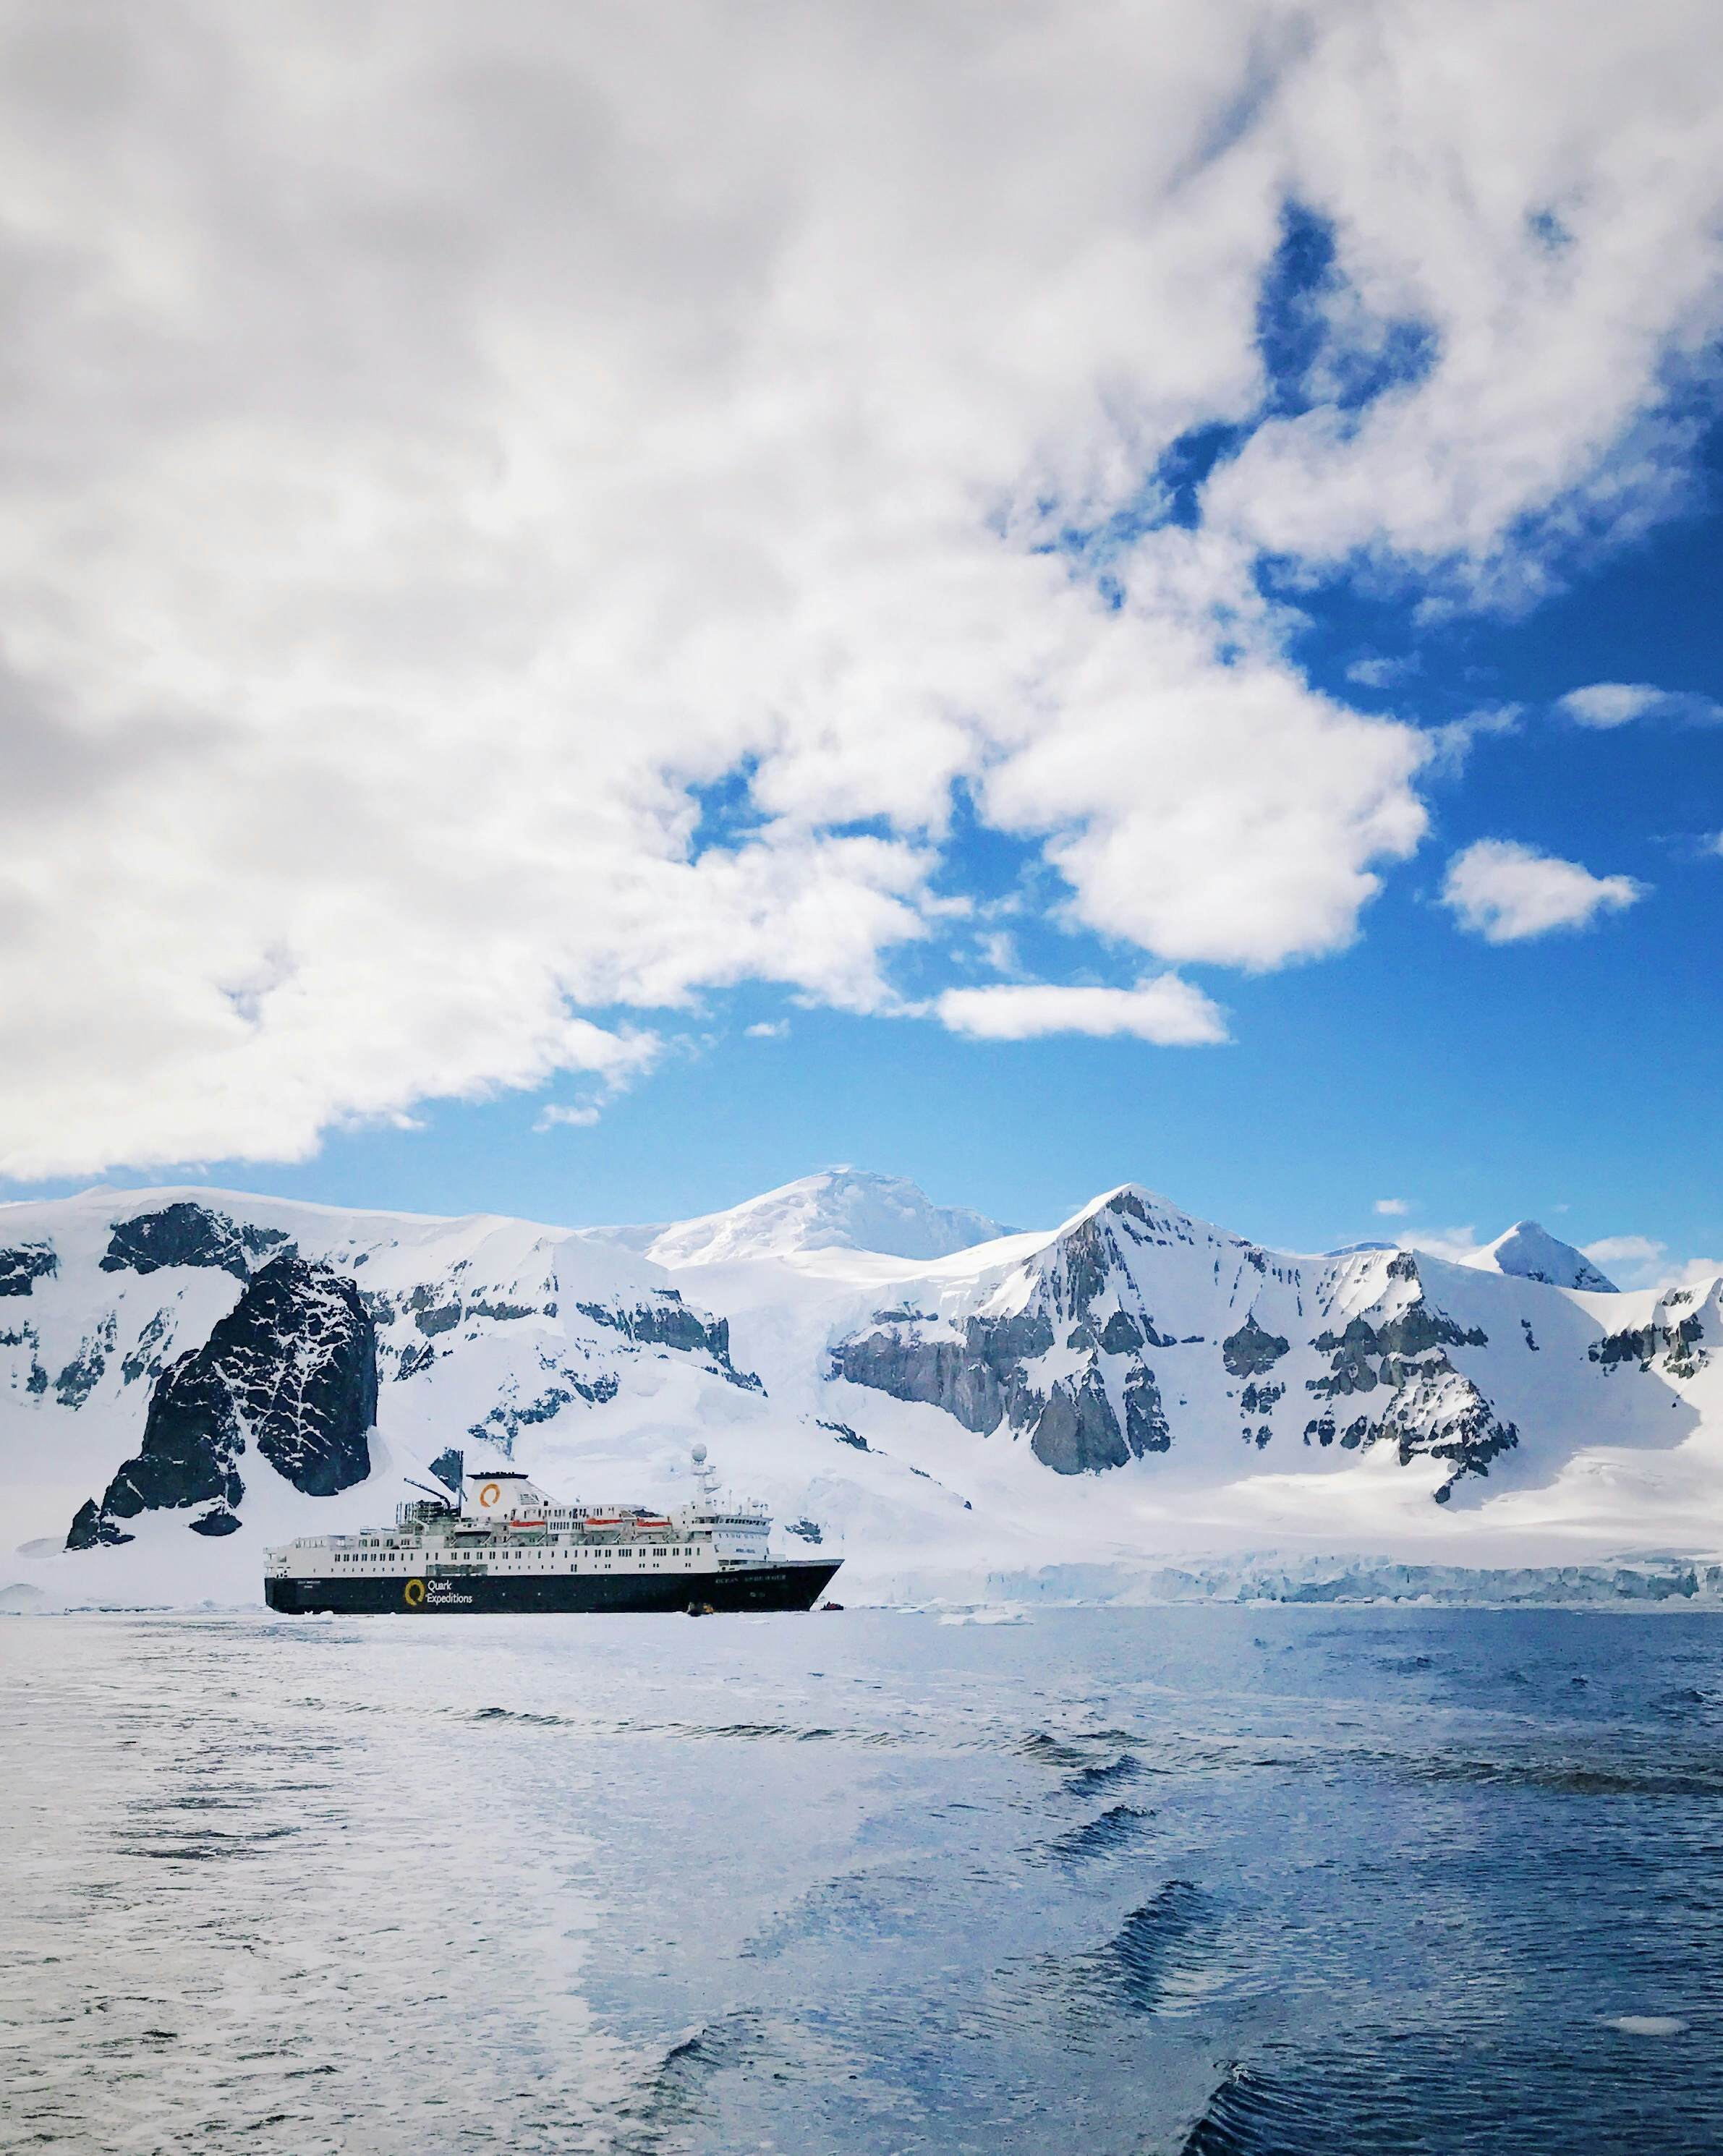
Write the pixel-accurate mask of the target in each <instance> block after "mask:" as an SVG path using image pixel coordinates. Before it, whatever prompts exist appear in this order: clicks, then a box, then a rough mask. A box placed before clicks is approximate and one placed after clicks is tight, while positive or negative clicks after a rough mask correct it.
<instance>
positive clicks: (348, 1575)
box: [265, 1445, 839, 1611]
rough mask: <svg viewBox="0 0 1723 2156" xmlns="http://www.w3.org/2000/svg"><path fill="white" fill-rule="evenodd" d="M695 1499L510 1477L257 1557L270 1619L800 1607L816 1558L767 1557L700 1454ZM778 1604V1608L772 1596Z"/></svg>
mask: <svg viewBox="0 0 1723 2156" xmlns="http://www.w3.org/2000/svg"><path fill="white" fill-rule="evenodd" d="M693 1457H694V1471H695V1481H696V1485H697V1493H698V1494H697V1496H695V1497H694V1498H692V1500H691V1501H689V1502H687V1504H683V1505H679V1506H676V1507H673V1508H671V1510H670V1511H668V1512H653V1511H652V1510H651V1509H650V1508H649V1507H644V1506H640V1505H577V1504H559V1503H558V1501H556V1500H555V1499H554V1498H553V1497H552V1496H549V1494H548V1492H547V1491H544V1490H543V1489H541V1488H540V1487H539V1486H538V1485H537V1483H536V1482H534V1481H532V1480H531V1478H530V1477H529V1476H526V1475H524V1474H522V1473H519V1472H517V1471H513V1470H492V1469H481V1470H477V1471H474V1472H472V1473H470V1474H468V1473H463V1474H462V1476H460V1487H459V1492H458V1498H457V1496H455V1494H454V1493H453V1492H451V1496H450V1498H448V1499H444V1498H441V1497H437V1496H426V1497H424V1498H422V1499H416V1500H414V1501H412V1502H410V1503H408V1504H404V1505H402V1506H400V1507H399V1508H398V1509H397V1512H396V1515H395V1522H394V1525H393V1527H387V1528H384V1527H362V1528H361V1529H360V1530H359V1531H358V1532H357V1533H356V1534H348V1535H306V1536H301V1537H300V1539H299V1540H298V1541H296V1542H293V1543H287V1544H286V1545H285V1546H284V1547H282V1548H278V1549H272V1550H270V1552H269V1553H268V1557H267V1570H266V1573H265V1599H266V1600H267V1601H268V1603H269V1604H270V1607H271V1608H272V1609H281V1610H310V1609H345V1610H348V1611H358V1610H382V1609H408V1610H414V1609H473V1610H483V1609H491V1610H495V1609H521V1610H533V1609H540V1610H544V1609H738V1608H741V1609H808V1608H810V1607H811V1605H812V1604H813V1602H814V1600H815V1598H816V1597H817V1596H818V1595H819V1594H820V1590H821V1589H823V1588H824V1587H825V1585H826V1584H827V1583H828V1582H829V1581H830V1580H831V1577H832V1575H833V1574H834V1573H836V1570H837V1567H838V1562H839V1561H838V1560H836V1559H833V1558H803V1557H797V1558H775V1559H774V1557H773V1555H772V1553H771V1548H770V1536H771V1525H772V1522H771V1518H770V1515H769V1513H768V1512H767V1510H766V1507H764V1505H762V1504H758V1503H753V1502H738V1501H734V1500H732V1499H729V1498H727V1497H724V1496H721V1495H720V1493H719V1491H718V1488H717V1476H716V1474H715V1472H714V1471H712V1468H711V1466H709V1464H708V1462H707V1456H706V1448H705V1446H704V1445H696V1446H695V1447H694V1455H693ZM786 1598H787V1599H786Z"/></svg>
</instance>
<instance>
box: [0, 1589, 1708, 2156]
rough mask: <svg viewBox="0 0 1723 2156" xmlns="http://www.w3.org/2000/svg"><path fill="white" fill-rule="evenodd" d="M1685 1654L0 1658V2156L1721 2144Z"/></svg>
mask: <svg viewBox="0 0 1723 2156" xmlns="http://www.w3.org/2000/svg"><path fill="white" fill-rule="evenodd" d="M1720 1739H1723V1630H1719V1627H1718V1620H1715V1619H1714V1618H1707V1617H1705V1616H1682V1615H1672V1614H1657V1615H1651V1616H1648V1615H1637V1614H1636V1615H1625V1614H1624V1615H1612V1614H1594V1613H1590V1612H1587V1613H1583V1614H1582V1613H1573V1614H1568V1613H1564V1612H1560V1611H1538V1612H1501V1613H1497V1612H1490V1611H1465V1612H1442V1613H1437V1612H1419V1611H1400V1610H1365V1609H1360V1610H1356V1611H1350V1612H1348V1611H1336V1610H1333V1609H1324V1610H1319V1611H1317V1610H1299V1609H1246V1610H1241V1609H1176V1610H1132V1611H1070V1612H1063V1613H1057V1612H1056V1613H1052V1614H1042V1615H1041V1616H1040V1617H1038V1618H1037V1620H1036V1622H1035V1623H1033V1624H1031V1625H1015V1626H1006V1625H1000V1626H987V1625H942V1624H939V1623H938V1622H937V1621H935V1620H934V1619H932V1618H930V1617H926V1616H910V1615H895V1614H884V1613H855V1612H851V1613H848V1614H845V1615H843V1616H841V1617H840V1616H815V1617H808V1618H771V1619H750V1620H707V1621H706V1622H703V1623H689V1622H688V1621H687V1620H681V1619H663V1620H602V1619H565V1620H508V1619H495V1620H493V1619H482V1620H448V1621H447V1622H446V1623H443V1624H437V1625H432V1624H428V1623H426V1622H424V1621H423V1620H407V1619H385V1620H368V1621H353V1622H342V1623H337V1622H332V1621H329V1620H323V1621H316V1620H301V1621H298V1622H285V1621H284V1622H275V1621H271V1620H266V1619H265V1618H262V1617H258V1618H256V1619H247V1620H229V1619H219V1618H203V1619H184V1620H181V1619H168V1618H155V1619H139V1620H124V1619H96V1618H74V1619H38V1620H10V1621H5V1622H0V1742H3V1745H4V1752H5V1760H6V1765H7V1774H6V1777H5V1781H4V1784H3V1792H0V1833H3V1843H0V1846H3V1849H4V1852H5V1858H6V1863H7V1869H8V1878H7V1886H6V1893H5V1898H4V1904H3V1906H4V1908H5V1912H6V1922H5V1924H4V1927H3V1929H4V1932H5V1933H6V1936H7V1938H8V1950H7V1953H6V1955H5V1958H4V1959H3V1960H0V2039H3V2041H4V2046H5V2052H4V2056H3V2057H0V2128H3V2133H0V2138H4V2139H5V2142H6V2145H7V2146H8V2148H10V2147H18V2148H37V2147H39V2148H64V2149H68V2150H75V2151H78V2152H80V2156H84V2152H107V2151H116V2152H119V2151H124V2152H127V2156H130V2152H135V2151H136V2152H144V2151H155V2150H164V2151H166V2150H172V2151H175V2152H178V2151H182V2150H208V2151H224V2150H229V2149H233V2150H240V2149H244V2150H247V2151H259V2152H270V2151H277V2150H279V2151H281V2152H283V2156H286V2153H287V2152H291V2156H309V2152H312V2151H317V2150H324V2149H327V2150H343V2151H346V2150H366V2151H378V2152H394V2151H397V2150H399V2151H403V2152H404V2151H408V2150H413V2151H434V2152H442V2151H455V2150H466V2149H472V2150H502V2149H507V2150H511V2151H514V2150H526V2151H538V2150H546V2151H549V2150H568V2149H584V2148H591V2149H622V2150H635V2151H642V2152H645V2151H684V2150H686V2151H690V2152H698V2151H714V2152H715V2151H743V2150H747V2151H757V2152H758V2151H769V2150H781V2151H784V2152H789V2153H790V2156H803V2152H819V2151H831V2152H834V2156H848V2152H867V2156H876V2152H877V2156H888V2152H895V2151H906V2152H907V2151H923V2150H926V2151H934V2150H939V2151H944V2150H956V2151H976V2152H985V2156H1001V2152H1006V2151H1017V2150H1022V2151H1035V2152H1037V2153H1038V2156H1039V2153H1040V2152H1065V2151H1070V2152H1072V2153H1073V2156H1076V2152H1083V2156H1112V2152H1115V2151H1118V2152H1125V2151H1131V2152H1138V2151H1166V2152H1169V2153H1170V2156H1178V2152H1181V2151H1185V2152H1190V2156H1378V2153H1379V2152H1380V2156H1417V2152H1424V2151H1429V2152H1440V2153H1441V2156H1449V2153H1450V2152H1452V2156H1498V2153H1499V2156H1532V2152H1536V2156H1551V2152H1561V2156H1615V2153H1616V2152H1628V2151H1633V2152H1635V2156H1690V2152H1691V2156H1697V2153H1698V2152H1701V2151H1703V2152H1716V2151H1719V2150H1723V1860H1720V1842H1723V1834H1720V1827H1723V1749H1720Z"/></svg>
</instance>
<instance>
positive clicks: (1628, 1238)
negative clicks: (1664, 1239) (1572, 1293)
mask: <svg viewBox="0 0 1723 2156" xmlns="http://www.w3.org/2000/svg"><path fill="white" fill-rule="evenodd" d="M1583 1247H1584V1252H1585V1255H1586V1256H1587V1257H1588V1258H1589V1259H1590V1260H1592V1264H1593V1265H1597V1266H1599V1267H1600V1268H1601V1269H1602V1270H1603V1271H1604V1272H1606V1273H1607V1274H1608V1276H1609V1277H1610V1278H1611V1279H1612V1281H1614V1282H1615V1284H1616V1286H1618V1287H1655V1286H1658V1285H1659V1282H1660V1281H1664V1280H1665V1279H1667V1277H1668V1276H1669V1246H1668V1245H1667V1244H1664V1243H1658V1242H1654V1241H1653V1240H1652V1239H1651V1237H1650V1236H1649V1235H1605V1236H1602V1238H1601V1239H1600V1240H1598V1241H1597V1242H1595V1243H1587V1244H1586V1245H1584V1246H1583Z"/></svg>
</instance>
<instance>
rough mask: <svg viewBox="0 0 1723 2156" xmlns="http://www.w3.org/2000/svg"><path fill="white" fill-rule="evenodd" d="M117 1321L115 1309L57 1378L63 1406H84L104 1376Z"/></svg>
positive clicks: (59, 1396)
mask: <svg viewBox="0 0 1723 2156" xmlns="http://www.w3.org/2000/svg"><path fill="white" fill-rule="evenodd" d="M117 1327H118V1320H117V1319H116V1317H115V1315H114V1313H113V1312H112V1311H110V1312H108V1314H107V1316H106V1317H105V1318H104V1319H103V1320H102V1322H101V1323H100V1325H98V1326H97V1327H96V1328H95V1332H92V1333H90V1334H88V1335H87V1336H86V1337H85V1339H84V1341H83V1342H82V1343H81V1345H80V1347H79V1349H78V1353H76V1354H75V1356H74V1357H73V1358H72V1359H71V1361H70V1362H69V1363H67V1365H66V1367H65V1368H64V1369H63V1370H62V1371H61V1372H60V1373H59V1376H58V1377H57V1378H55V1379H54V1393H55V1395H56V1396H57V1398H58V1399H59V1404H60V1405H61V1406H62V1407H63V1408H81V1407H82V1406H83V1404H84V1403H85V1400H87V1399H89V1398H90V1394H92V1393H93V1392H94V1391H95V1389H96V1387H97V1386H98V1385H99V1384H100V1383H101V1381H102V1378H103V1377H104V1376H105V1373H106V1371H107V1367H108V1358H109V1356H110V1355H111V1354H112V1353H113V1352H114V1340H115V1335H116V1330H117Z"/></svg>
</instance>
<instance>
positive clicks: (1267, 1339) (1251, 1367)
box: [1221, 1317, 1286, 1378]
mask: <svg viewBox="0 0 1723 2156" xmlns="http://www.w3.org/2000/svg"><path fill="white" fill-rule="evenodd" d="M1285 1353H1286V1342H1285V1341H1284V1340H1283V1339H1282V1338H1281V1337H1280V1335H1279V1334H1278V1332H1264V1331H1263V1328H1262V1327H1261V1326H1260V1325H1258V1322H1257V1321H1256V1319H1255V1318H1254V1317H1247V1318H1246V1319H1245V1321H1244V1322H1243V1324H1242V1325H1241V1326H1240V1327H1239V1328H1238V1330H1237V1332H1233V1333H1230V1334H1228V1336H1227V1338H1226V1339H1224V1340H1223V1341H1222V1342H1221V1360H1222V1362H1223V1363H1225V1364H1226V1366H1227V1369H1228V1370H1229V1371H1230V1372H1231V1373H1232V1375H1233V1376H1234V1377H1235V1378H1260V1377H1261V1376H1262V1375H1263V1372H1264V1371H1266V1370H1272V1369H1273V1368H1274V1365H1275V1364H1276V1363H1278V1361H1279V1360H1280V1358H1281V1357H1282V1356H1283V1354H1285Z"/></svg>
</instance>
